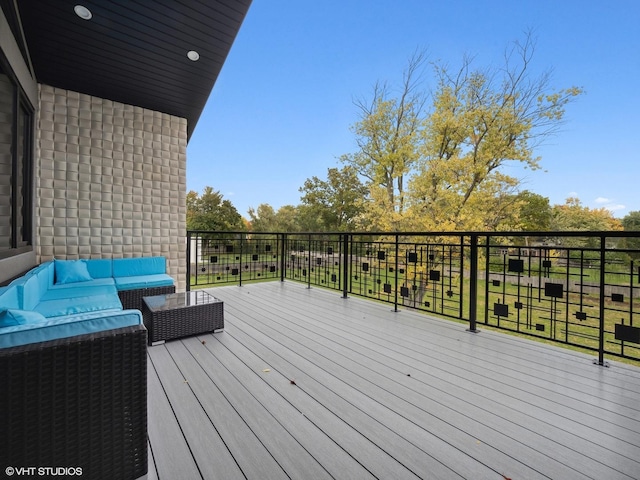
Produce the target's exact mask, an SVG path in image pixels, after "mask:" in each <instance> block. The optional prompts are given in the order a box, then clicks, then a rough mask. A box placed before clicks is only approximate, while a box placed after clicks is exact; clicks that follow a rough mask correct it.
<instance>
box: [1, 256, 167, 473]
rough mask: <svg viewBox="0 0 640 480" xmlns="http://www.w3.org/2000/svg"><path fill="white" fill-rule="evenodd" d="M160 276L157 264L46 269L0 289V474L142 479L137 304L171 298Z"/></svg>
mask: <svg viewBox="0 0 640 480" xmlns="http://www.w3.org/2000/svg"><path fill="white" fill-rule="evenodd" d="M63 267H64V268H63ZM164 268H165V260H164V258H162V257H147V258H143V259H119V260H117V261H116V260H113V261H112V260H103V259H97V260H84V261H76V262H63V261H60V262H58V261H56V262H45V263H44V264H42V265H40V266H38V267H36V268H34V269H33V270H32V271H30V272H28V273H27V274H25V275H24V276H23V277H21V278H19V279H16V280H14V281H13V282H12V283H11V284H10V285H9V286H7V287H0V465H1V466H2V468H3V469H5V470H3V471H4V472H5V474H6V473H7V472H9V473H14V474H18V475H20V474H24V473H25V472H27V473H29V475H32V476H33V477H39V478H43V477H44V478H48V477H50V476H62V477H66V476H82V477H83V478H91V479H116V478H117V479H123V480H129V479H132V480H133V479H137V478H139V477H141V476H143V475H145V474H146V473H147V448H148V447H147V355H146V354H147V330H146V328H145V326H144V323H143V321H142V313H141V312H140V305H141V303H142V302H141V298H142V296H146V295H153V294H158V292H160V293H170V292H174V291H175V287H174V286H173V279H171V277H168V276H167V275H166V273H164ZM69 272H70V273H69ZM78 272H80V273H79V274H78ZM169 283H171V285H169ZM125 302H126V306H125ZM123 307H124V308H123ZM30 468H31V469H32V470H24V469H30ZM10 469H15V470H10ZM20 472H21V473H20Z"/></svg>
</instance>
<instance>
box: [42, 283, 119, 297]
mask: <svg viewBox="0 0 640 480" xmlns="http://www.w3.org/2000/svg"><path fill="white" fill-rule="evenodd" d="M104 280H106V279H104V278H98V279H96V280H92V281H90V282H82V283H75V284H73V283H70V284H64V285H54V286H53V287H51V288H50V289H49V290H47V292H46V293H45V294H44V295H43V296H42V297H41V298H40V301H41V302H45V301H47V300H60V299H63V298H78V297H93V296H96V295H115V296H117V295H118V290H117V289H116V286H115V282H113V279H110V280H112V282H111V283H106V284H102V285H101V284H100V283H102V282H103V281H104ZM94 282H96V283H94Z"/></svg>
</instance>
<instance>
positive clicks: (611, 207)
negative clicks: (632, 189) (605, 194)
mask: <svg viewBox="0 0 640 480" xmlns="http://www.w3.org/2000/svg"><path fill="white" fill-rule="evenodd" d="M605 208H606V209H607V210H611V211H612V212H616V211H618V210H624V209H625V208H627V207H626V206H625V205H622V204H620V203H618V204H615V203H613V204H611V205H606V206H605Z"/></svg>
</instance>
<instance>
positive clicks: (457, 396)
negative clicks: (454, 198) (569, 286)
mask: <svg viewBox="0 0 640 480" xmlns="http://www.w3.org/2000/svg"><path fill="white" fill-rule="evenodd" d="M208 291H209V292H210V293H211V294H213V295H214V296H216V297H218V298H220V299H221V300H223V301H224V302H225V303H224V309H225V329H224V331H223V332H221V333H217V334H207V335H201V336H197V337H191V338H186V339H182V340H175V341H171V342H167V343H165V344H163V345H158V346H154V347H150V348H149V355H148V358H149V369H148V385H149V392H148V395H149V445H150V455H149V474H148V475H147V478H148V479H155V478H158V479H200V478H203V479H223V480H232V479H250V480H254V479H255V480H265V479H287V478H289V479H294V480H297V479H304V480H306V479H330V478H335V479H368V478H378V479H384V480H386V479H394V480H395V479H415V478H422V479H459V478H466V479H497V480H504V479H505V478H509V479H513V480H524V479H527V480H529V479H538V478H547V479H558V480H560V479H561V480H568V479H586V478H591V479H598V480H601V479H602V480H604V479H606V480H612V479H639V478H640V369H639V368H636V367H633V366H627V365H623V364H620V363H617V362H610V367H609V368H604V367H601V366H597V365H593V363H592V361H593V357H590V356H587V355H583V354H580V353H576V352H572V351H570V350H566V349H562V348H559V347H555V346H549V345H545V344H541V343H536V342H534V341H530V340H526V339H520V338H516V337H513V336H508V335H504V334H500V333H494V332H489V331H482V332H480V333H477V334H473V333H470V332H467V331H466V330H465V328H466V326H465V325H464V324H460V323H455V322H451V321H447V320H438V319H433V318H429V317H428V316H426V315H424V314H421V313H417V312H413V311H410V310H403V311H401V312H398V313H394V312H393V311H392V307H391V306H390V305H386V304H378V303H375V302H372V301H368V300H364V299H359V298H356V297H351V298H348V299H343V298H342V297H341V296H340V294H339V293H338V292H332V291H326V290H322V289H318V288H315V289H307V288H306V287H305V286H304V285H301V284H297V283H292V282H286V283H280V282H270V283H261V284H253V285H247V286H243V287H237V286H233V287H218V288H215V289H210V290H208Z"/></svg>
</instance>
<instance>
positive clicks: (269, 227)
mask: <svg viewBox="0 0 640 480" xmlns="http://www.w3.org/2000/svg"><path fill="white" fill-rule="evenodd" d="M248 213H249V222H250V224H251V231H252V232H277V231H278V227H277V225H276V212H275V210H274V209H273V207H272V206H271V205H269V204H268V203H261V204H260V205H258V208H257V209H254V208H253V207H250V208H249V211H248Z"/></svg>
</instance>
